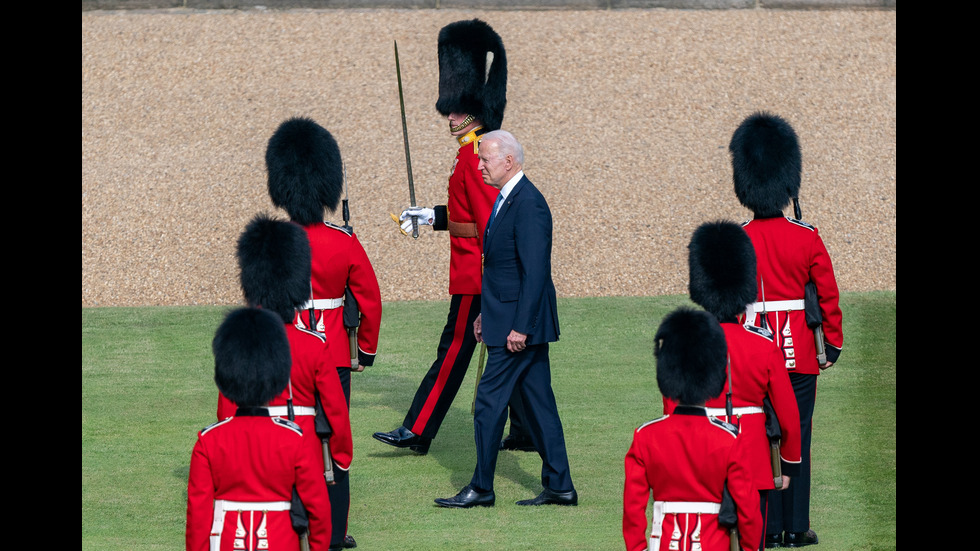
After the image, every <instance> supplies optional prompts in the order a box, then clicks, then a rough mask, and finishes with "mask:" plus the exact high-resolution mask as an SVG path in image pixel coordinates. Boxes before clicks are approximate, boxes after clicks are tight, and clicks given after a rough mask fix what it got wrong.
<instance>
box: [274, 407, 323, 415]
mask: <svg viewBox="0 0 980 551" xmlns="http://www.w3.org/2000/svg"><path fill="white" fill-rule="evenodd" d="M265 409H267V410H269V415H270V416H272V417H288V416H289V406H270V407H267V408H265ZM293 414H294V415H316V409H314V408H312V407H310V406H293Z"/></svg>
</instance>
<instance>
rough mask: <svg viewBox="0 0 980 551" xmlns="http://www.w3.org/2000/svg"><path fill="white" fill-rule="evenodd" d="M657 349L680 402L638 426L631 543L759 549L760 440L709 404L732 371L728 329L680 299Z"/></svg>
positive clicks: (630, 457)
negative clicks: (755, 471) (755, 467)
mask: <svg viewBox="0 0 980 551" xmlns="http://www.w3.org/2000/svg"><path fill="white" fill-rule="evenodd" d="M653 351H654V355H655V356H656V361H657V385H658V386H659V388H660V393H661V394H662V395H663V396H664V397H666V398H668V399H670V400H671V401H672V402H674V403H675V404H677V406H676V407H675V408H674V409H673V412H672V413H671V414H669V415H664V416H663V417H660V418H658V419H654V420H653V421H650V422H648V423H646V424H644V425H642V426H640V428H638V429H636V431H635V432H634V433H633V443H632V444H631V445H630V449H629V451H628V452H627V454H626V459H625V468H626V479H625V483H624V486H623V539H624V540H625V542H626V550H627V551H646V550H647V549H649V550H650V551H668V550H674V549H678V550H683V549H690V550H695V549H699V550H701V551H729V550H730V549H740V550H742V551H755V549H756V548H757V547H758V544H759V541H760V540H761V539H762V515H761V514H760V512H759V493H758V492H757V491H756V488H755V485H754V483H753V480H752V472H751V464H750V459H749V451H748V450H747V449H746V445H747V444H750V443H751V442H750V441H749V440H747V439H745V438H742V437H741V436H740V435H739V434H738V429H737V428H735V427H734V426H733V425H731V424H729V423H726V422H724V421H722V420H720V419H718V418H717V417H715V416H712V415H709V413H708V411H707V410H706V409H705V402H707V401H708V400H711V399H713V398H715V397H716V396H718V395H720V394H722V393H723V392H724V388H725V384H726V381H727V376H726V364H727V347H726V344H725V333H724V331H722V329H721V327H720V326H719V324H718V320H717V319H715V317H714V316H712V315H711V314H709V313H707V312H703V311H698V310H694V309H690V308H680V309H678V310H675V311H674V312H671V313H670V314H668V315H667V317H665V318H664V320H663V322H662V323H661V324H660V327H659V328H658V329H657V333H656V335H655V336H654V344H653ZM650 500H653V507H652V513H653V515H652V516H653V518H652V519H651V521H650V523H649V524H647V516H646V512H647V510H648V507H649V501H650ZM648 527H649V531H648ZM647 534H649V538H648V537H647ZM733 540H734V542H733ZM733 543H734V545H733Z"/></svg>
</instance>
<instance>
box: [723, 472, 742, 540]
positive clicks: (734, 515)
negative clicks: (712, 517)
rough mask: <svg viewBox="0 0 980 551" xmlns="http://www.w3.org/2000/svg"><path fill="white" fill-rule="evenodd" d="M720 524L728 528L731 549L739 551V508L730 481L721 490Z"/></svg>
mask: <svg viewBox="0 0 980 551" xmlns="http://www.w3.org/2000/svg"><path fill="white" fill-rule="evenodd" d="M718 525H719V526H724V527H725V528H728V548H729V549H730V550H731V551H739V550H740V549H741V547H739V545H738V510H737V509H736V507H735V499H734V498H732V494H731V493H730V492H729V491H728V481H727V480H726V481H725V487H724V488H723V489H722V491H721V508H720V510H719V511H718Z"/></svg>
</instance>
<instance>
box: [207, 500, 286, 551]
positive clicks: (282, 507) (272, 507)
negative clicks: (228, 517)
mask: <svg viewBox="0 0 980 551" xmlns="http://www.w3.org/2000/svg"><path fill="white" fill-rule="evenodd" d="M290 505H291V504H290V503H289V502H288V501H228V500H225V499H216V500H214V520H213V521H212V523H211V537H210V544H211V551H219V550H220V548H221V532H222V531H224V528H225V512H227V511H288V510H289V507H290Z"/></svg>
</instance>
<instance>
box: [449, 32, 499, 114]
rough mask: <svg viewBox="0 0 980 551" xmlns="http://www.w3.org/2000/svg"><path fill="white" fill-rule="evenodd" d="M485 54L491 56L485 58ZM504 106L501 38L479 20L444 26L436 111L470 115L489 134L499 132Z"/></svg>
mask: <svg viewBox="0 0 980 551" xmlns="http://www.w3.org/2000/svg"><path fill="white" fill-rule="evenodd" d="M488 54H492V56H493V57H492V58H489V59H488V57H489V56H488ZM488 63H489V64H490V66H489V67H487V64H488ZM506 107H507V55H506V52H505V51H504V43H503V41H502V40H501V39H500V35H498V34H497V33H496V32H495V31H494V30H493V29H492V28H491V27H490V25H488V24H486V23H485V22H483V21H481V20H479V19H472V20H464V21H457V22H455V23H450V24H448V25H446V26H445V27H443V28H442V30H440V31H439V100H438V101H436V110H437V111H439V112H440V113H442V114H443V115H449V114H450V113H466V114H468V115H473V116H474V117H476V118H477V119H479V120H481V121H482V122H483V126H484V128H486V130H487V132H490V131H492V130H499V129H500V124H501V123H502V122H503V120H504V109H505V108H506Z"/></svg>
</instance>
